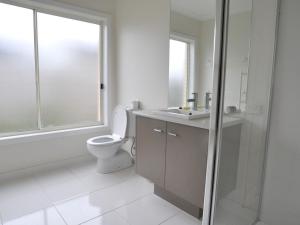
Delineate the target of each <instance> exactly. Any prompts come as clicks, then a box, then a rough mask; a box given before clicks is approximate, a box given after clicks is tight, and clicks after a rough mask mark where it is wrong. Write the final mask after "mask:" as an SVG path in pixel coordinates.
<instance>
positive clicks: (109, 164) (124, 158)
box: [97, 149, 133, 173]
mask: <svg viewBox="0 0 300 225" xmlns="http://www.w3.org/2000/svg"><path fill="white" fill-rule="evenodd" d="M132 164H133V159H132V158H131V156H130V155H129V153H128V152H126V151H124V150H121V149H120V150H119V151H118V152H117V153H116V155H114V156H113V157H112V158H109V159H104V160H103V159H98V161H97V172H98V173H112V172H115V171H118V170H122V169H126V168H128V167H130V166H132Z"/></svg>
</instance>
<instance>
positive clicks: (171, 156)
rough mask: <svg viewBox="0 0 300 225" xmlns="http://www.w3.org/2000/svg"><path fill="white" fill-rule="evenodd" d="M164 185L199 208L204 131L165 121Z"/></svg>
mask: <svg viewBox="0 0 300 225" xmlns="http://www.w3.org/2000/svg"><path fill="white" fill-rule="evenodd" d="M166 143H167V146H166V169H165V170H166V171H165V189H166V190H167V191H170V192H171V193H174V194H176V195H177V196H178V197H180V198H182V199H184V200H186V201H188V202H189V203H191V204H193V205H195V206H197V207H199V208H203V199H204V188H205V175H206V160H207V149H208V131H207V130H204V129H200V128H195V127H190V126H185V125H181V124H176V123H167V141H166Z"/></svg>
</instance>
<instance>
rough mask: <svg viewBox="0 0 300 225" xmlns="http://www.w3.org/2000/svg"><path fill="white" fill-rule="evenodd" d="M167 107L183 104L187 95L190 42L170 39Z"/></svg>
mask: <svg viewBox="0 0 300 225" xmlns="http://www.w3.org/2000/svg"><path fill="white" fill-rule="evenodd" d="M169 54H170V55H169V107H178V106H185V105H186V99H187V98H188V95H189V73H190V57H189V56H190V44H189V43H188V42H185V41H180V40H175V39H170V52H169Z"/></svg>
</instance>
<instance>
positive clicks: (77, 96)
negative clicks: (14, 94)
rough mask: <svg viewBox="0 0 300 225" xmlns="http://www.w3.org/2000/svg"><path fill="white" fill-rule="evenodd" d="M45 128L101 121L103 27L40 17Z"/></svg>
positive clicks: (42, 108) (40, 59)
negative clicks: (101, 38) (101, 46)
mask: <svg viewBox="0 0 300 225" xmlns="http://www.w3.org/2000/svg"><path fill="white" fill-rule="evenodd" d="M37 22H38V28H37V30H38V47H39V75H40V95H41V96H40V98H41V120H42V127H46V128H48V127H54V126H55V127H57V126H76V127H78V126H81V125H82V126H86V125H93V124H97V123H98V122H99V121H100V120H101V118H100V110H101V109H100V68H99V64H100V25H99V24H93V23H88V22H82V21H78V20H73V19H68V18H64V17H58V16H53V15H48V14H44V13H38V14H37Z"/></svg>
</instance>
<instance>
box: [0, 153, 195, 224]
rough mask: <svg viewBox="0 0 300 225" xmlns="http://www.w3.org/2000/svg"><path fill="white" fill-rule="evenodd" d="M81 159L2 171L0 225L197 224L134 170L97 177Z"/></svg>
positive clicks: (87, 161)
mask: <svg viewBox="0 0 300 225" xmlns="http://www.w3.org/2000/svg"><path fill="white" fill-rule="evenodd" d="M95 166H96V162H95V160H94V159H92V158H90V157H79V158H75V159H72V160H65V161H62V162H59V163H52V164H48V165H42V166H38V167H34V168H30V169H26V170H22V171H19V172H13V173H7V174H2V175H0V216H1V217H0V225H77V224H83V225H159V224H162V225H179V224H180V225H197V224H198V225H199V224H201V222H200V221H198V220H197V219H195V218H193V217H191V216H189V215H187V214H186V213H184V212H183V211H181V210H180V209H178V208H177V207H175V206H173V205H172V204H170V203H168V202H167V201H165V200H163V199H161V198H159V197H157V196H155V195H154V194H153V184H152V183H150V182H149V181H147V180H146V179H144V178H142V177H140V176H138V175H136V174H135V172H134V169H133V168H129V169H126V170H122V171H119V172H116V173H112V174H107V175H101V174H97V173H96V172H95Z"/></svg>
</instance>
